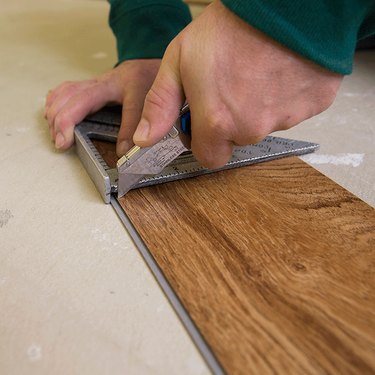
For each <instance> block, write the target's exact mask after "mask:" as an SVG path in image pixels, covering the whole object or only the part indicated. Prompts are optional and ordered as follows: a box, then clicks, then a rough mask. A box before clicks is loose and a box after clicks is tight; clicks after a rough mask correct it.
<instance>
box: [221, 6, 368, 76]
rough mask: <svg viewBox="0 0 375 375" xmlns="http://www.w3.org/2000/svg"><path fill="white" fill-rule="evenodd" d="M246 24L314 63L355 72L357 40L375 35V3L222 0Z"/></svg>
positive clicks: (332, 68) (342, 70) (334, 69)
mask: <svg viewBox="0 0 375 375" xmlns="http://www.w3.org/2000/svg"><path fill="white" fill-rule="evenodd" d="M222 3H223V4H224V5H225V6H226V7H227V8H228V9H230V10H231V11H232V12H234V13H235V14H237V15H238V16H239V17H241V18H242V19H243V20H245V21H246V22H247V23H249V24H250V25H252V26H253V27H255V28H256V29H258V30H260V31H262V32H263V33H265V34H266V35H268V36H269V37H271V38H272V39H274V40H276V41H277V42H279V43H281V44H282V45H285V46H286V47H288V48H290V49H291V50H293V51H295V52H297V53H298V54H300V55H302V56H304V57H306V58H308V59H309V60H311V61H314V62H315V63H317V64H319V65H321V66H323V67H325V68H328V69H329V70H332V71H334V72H337V73H340V74H349V73H350V72H351V71H352V61H353V54H354V51H355V46H356V43H357V40H358V39H361V38H364V37H366V36H368V35H371V34H373V33H375V2H374V1H373V0H314V1H310V0H304V1H302V0H301V1H294V0H285V1H280V0H267V1H264V0H222Z"/></svg>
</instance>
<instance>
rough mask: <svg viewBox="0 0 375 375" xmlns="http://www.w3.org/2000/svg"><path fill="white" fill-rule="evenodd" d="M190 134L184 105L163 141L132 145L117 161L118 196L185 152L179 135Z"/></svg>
mask: <svg viewBox="0 0 375 375" xmlns="http://www.w3.org/2000/svg"><path fill="white" fill-rule="evenodd" d="M190 134H191V120H190V110H189V106H188V105H187V104H186V105H184V106H183V107H182V109H181V111H180V116H179V117H178V119H177V121H176V123H175V124H174V125H173V127H172V129H171V130H170V131H169V132H168V134H167V135H166V136H165V137H164V138H163V139H162V140H160V141H159V142H158V143H156V144H155V145H153V146H150V147H139V146H133V147H132V148H131V149H130V150H129V151H128V152H127V153H126V154H125V155H124V156H122V157H121V158H120V159H119V160H118V161H117V172H118V193H117V194H118V197H119V198H121V197H122V196H124V195H125V194H126V193H127V192H128V191H129V190H131V189H132V188H133V187H135V186H136V185H137V183H138V182H139V181H140V180H141V179H142V178H144V177H145V176H147V175H155V174H158V173H160V172H161V171H162V170H163V169H164V168H165V167H166V166H167V165H168V164H170V163H171V162H172V161H173V160H175V159H176V158H177V157H178V156H179V155H181V154H182V153H183V152H185V151H188V149H187V147H186V146H185V145H184V143H183V142H182V139H181V136H183V135H185V136H189V135H190Z"/></svg>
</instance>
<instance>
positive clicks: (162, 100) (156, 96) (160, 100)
mask: <svg viewBox="0 0 375 375" xmlns="http://www.w3.org/2000/svg"><path fill="white" fill-rule="evenodd" d="M171 97H172V94H171V92H170V91H169V90H168V89H166V88H163V87H162V86H160V87H158V89H155V88H154V87H151V88H150V90H149V91H148V93H147V95H146V99H145V102H146V103H147V104H149V105H151V106H153V107H156V108H158V109H160V110H164V109H165V107H166V105H167V103H168V99H169V98H171Z"/></svg>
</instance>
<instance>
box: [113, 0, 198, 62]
mask: <svg viewBox="0 0 375 375" xmlns="http://www.w3.org/2000/svg"><path fill="white" fill-rule="evenodd" d="M109 2H110V5H111V9H110V13H109V24H110V26H111V28H112V30H113V33H114V34H115V37H116V41H117V52H118V59H119V62H122V61H124V60H132V59H141V58H142V59H149V58H161V57H163V54H164V51H165V49H166V48H167V46H168V44H169V43H170V42H171V40H172V39H173V38H174V37H175V36H176V35H177V34H178V33H179V32H180V31H181V30H182V29H183V28H184V27H185V26H186V25H187V24H188V23H189V22H190V21H191V15H190V11H189V8H188V6H187V5H186V4H184V3H183V2H182V1H181V0H109Z"/></svg>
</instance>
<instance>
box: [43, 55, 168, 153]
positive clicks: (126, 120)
mask: <svg viewBox="0 0 375 375" xmlns="http://www.w3.org/2000/svg"><path fill="white" fill-rule="evenodd" d="M160 61H161V60H160V59H149V60H128V61H125V62H123V63H122V64H120V65H118V66H117V67H116V68H114V69H112V70H111V71H109V72H107V73H105V74H103V75H101V76H99V77H98V78H96V79H91V80H86V81H77V82H69V81H68V82H63V83H62V84H60V85H59V86H57V87H56V88H55V89H54V90H51V91H50V92H49V93H48V95H47V98H46V105H45V113H44V115H45V118H46V119H47V120H48V125H49V129H50V134H51V138H52V139H53V140H54V141H55V146H56V148H57V149H59V150H66V149H67V148H69V147H70V146H71V145H72V144H73V142H74V127H75V125H76V124H78V123H79V122H80V121H82V120H83V119H84V118H85V117H86V116H87V115H88V114H90V113H94V112H96V111H98V110H99V109H101V108H102V107H104V106H105V105H111V104H122V105H123V113H122V123H121V128H120V131H119V135H118V141H117V153H118V154H119V156H120V155H123V154H124V153H125V152H126V151H127V150H128V149H130V148H131V146H132V145H133V143H132V136H133V133H134V131H135V128H136V126H137V124H138V122H139V119H140V117H141V113H142V108H143V103H144V100H145V96H146V94H147V92H148V90H149V89H150V87H151V85H152V83H153V81H154V79H155V76H156V74H157V72H158V69H159V66H160Z"/></svg>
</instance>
